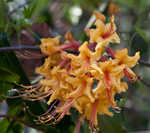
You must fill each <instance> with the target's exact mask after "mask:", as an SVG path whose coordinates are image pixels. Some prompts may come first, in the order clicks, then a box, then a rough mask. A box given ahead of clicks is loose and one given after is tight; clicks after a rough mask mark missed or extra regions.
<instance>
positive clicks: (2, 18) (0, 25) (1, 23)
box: [0, 0, 7, 31]
mask: <svg viewBox="0 0 150 133" xmlns="http://www.w3.org/2000/svg"><path fill="white" fill-rule="evenodd" d="M6 20H7V15H6V7H5V1H4V0H0V31H1V30H2V31H4V28H5V26H6Z"/></svg>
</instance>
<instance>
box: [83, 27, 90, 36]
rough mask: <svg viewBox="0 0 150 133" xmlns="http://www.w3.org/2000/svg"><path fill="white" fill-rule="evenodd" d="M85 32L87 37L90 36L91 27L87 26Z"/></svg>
mask: <svg viewBox="0 0 150 133" xmlns="http://www.w3.org/2000/svg"><path fill="white" fill-rule="evenodd" d="M84 32H85V33H86V35H87V37H90V29H89V28H85V29H84Z"/></svg>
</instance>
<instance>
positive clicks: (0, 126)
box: [0, 118, 9, 133]
mask: <svg viewBox="0 0 150 133" xmlns="http://www.w3.org/2000/svg"><path fill="white" fill-rule="evenodd" d="M8 127H9V121H8V119H6V118H4V119H3V120H1V121H0V132H1V133H6V132H7V129H8Z"/></svg>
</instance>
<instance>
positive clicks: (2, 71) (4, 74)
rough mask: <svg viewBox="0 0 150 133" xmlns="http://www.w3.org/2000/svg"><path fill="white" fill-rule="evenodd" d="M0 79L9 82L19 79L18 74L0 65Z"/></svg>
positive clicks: (15, 81)
mask: <svg viewBox="0 0 150 133" xmlns="http://www.w3.org/2000/svg"><path fill="white" fill-rule="evenodd" d="M0 75H1V76H0V81H7V82H10V83H17V82H18V81H19V78H20V77H19V75H17V74H16V73H13V72H11V71H9V70H8V69H6V68H3V67H0Z"/></svg>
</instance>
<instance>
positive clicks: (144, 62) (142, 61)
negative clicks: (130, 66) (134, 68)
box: [139, 60, 150, 67]
mask: <svg viewBox="0 0 150 133" xmlns="http://www.w3.org/2000/svg"><path fill="white" fill-rule="evenodd" d="M139 64H141V65H144V66H147V67H150V63H148V62H146V61H144V60H139Z"/></svg>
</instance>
